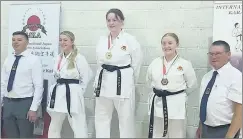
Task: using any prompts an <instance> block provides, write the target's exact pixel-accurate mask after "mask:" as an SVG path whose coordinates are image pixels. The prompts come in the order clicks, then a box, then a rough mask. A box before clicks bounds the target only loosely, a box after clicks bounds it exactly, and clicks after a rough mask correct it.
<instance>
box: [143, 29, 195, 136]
mask: <svg viewBox="0 0 243 139" xmlns="http://www.w3.org/2000/svg"><path fill="white" fill-rule="evenodd" d="M161 45H162V51H163V53H164V56H160V57H158V58H156V59H154V60H153V61H152V63H151V64H150V65H149V67H148V70H147V82H148V84H149V86H150V87H151V88H152V89H153V90H152V92H150V93H149V115H150V124H149V131H148V132H149V135H148V137H149V138H152V137H154V138H162V137H164V138H168V137H169V138H184V137H185V134H184V133H185V130H184V129H185V126H184V125H185V117H186V99H187V95H188V93H190V92H192V91H193V90H194V89H196V84H197V78H196V75H195V71H194V69H193V67H192V64H191V62H189V61H187V60H185V59H183V58H182V57H181V56H179V55H178V53H177V50H176V48H177V47H178V45H179V39H178V37H177V35H176V34H174V33H167V34H165V35H164V36H163V37H162V40H161ZM190 88H191V89H190ZM186 89H188V90H187V91H186ZM162 90H163V91H162ZM153 104H154V105H153Z"/></svg>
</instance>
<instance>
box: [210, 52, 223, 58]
mask: <svg viewBox="0 0 243 139" xmlns="http://www.w3.org/2000/svg"><path fill="white" fill-rule="evenodd" d="M223 53H225V52H217V53H212V52H208V53H207V54H208V56H211V57H212V56H216V57H218V56H221V55H222V54H223Z"/></svg>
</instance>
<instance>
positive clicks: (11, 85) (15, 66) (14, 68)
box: [7, 55, 21, 92]
mask: <svg viewBox="0 0 243 139" xmlns="http://www.w3.org/2000/svg"><path fill="white" fill-rule="evenodd" d="M15 57H16V59H15V61H14V63H13V66H12V69H11V72H10V76H9V79H8V87H7V90H8V92H10V91H11V90H12V88H13V82H14V78H15V74H16V70H17V67H18V63H19V59H20V58H21V55H19V56H15Z"/></svg>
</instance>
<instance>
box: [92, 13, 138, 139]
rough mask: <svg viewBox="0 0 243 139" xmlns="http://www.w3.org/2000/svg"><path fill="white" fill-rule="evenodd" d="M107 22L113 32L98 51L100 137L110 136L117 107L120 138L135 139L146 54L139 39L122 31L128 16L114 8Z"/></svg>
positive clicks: (97, 125) (100, 42) (96, 114)
mask: <svg viewBox="0 0 243 139" xmlns="http://www.w3.org/2000/svg"><path fill="white" fill-rule="evenodd" d="M106 22H107V27H108V29H109V31H110V32H109V34H107V35H105V36H102V37H100V39H99V42H98V44H97V48H96V57H97V73H96V77H95V82H94V88H95V95H96V106H95V128H96V137H97V138H109V137H110V123H111V119H112V112H113V109H114V107H115V109H116V110H117V113H118V118H119V130H120V137H121V138H134V137H135V129H134V128H135V127H134V125H135V121H134V117H135V109H134V107H135V83H136V80H137V79H138V76H139V71H140V66H141V63H142V51H141V47H140V44H139V43H138V41H137V40H136V38H135V37H134V36H132V35H130V34H128V33H126V32H125V31H124V30H123V29H122V27H123V22H124V16H123V13H122V12H121V11H120V10H119V9H110V10H109V11H108V12H107V14H106Z"/></svg>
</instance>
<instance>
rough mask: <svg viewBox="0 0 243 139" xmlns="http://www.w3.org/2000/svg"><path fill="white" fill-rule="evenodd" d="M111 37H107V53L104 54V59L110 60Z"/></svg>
mask: <svg viewBox="0 0 243 139" xmlns="http://www.w3.org/2000/svg"><path fill="white" fill-rule="evenodd" d="M111 48H112V47H111V35H109V36H108V50H109V52H106V54H105V57H106V59H111V58H112V53H111V50H110V49H111Z"/></svg>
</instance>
